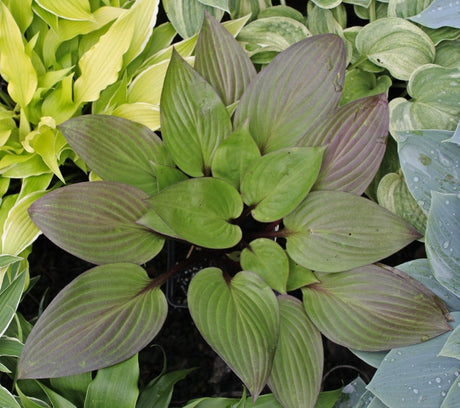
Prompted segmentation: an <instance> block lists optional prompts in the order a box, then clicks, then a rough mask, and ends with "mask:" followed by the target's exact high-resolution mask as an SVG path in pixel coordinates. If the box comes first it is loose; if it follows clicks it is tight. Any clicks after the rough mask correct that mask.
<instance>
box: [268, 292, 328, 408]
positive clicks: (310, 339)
mask: <svg viewBox="0 0 460 408" xmlns="http://www.w3.org/2000/svg"><path fill="white" fill-rule="evenodd" d="M278 302H279V306H280V337H279V340H278V346H277V348H276V352H275V358H274V360H273V369H272V372H271V374H270V377H269V379H268V385H269V387H270V389H271V390H272V391H273V393H274V394H275V397H276V399H277V400H278V401H279V402H280V403H281V404H282V406H283V407H285V408H298V407H314V406H315V403H316V400H317V398H318V394H319V390H320V387H321V376H322V372H323V354H324V353H323V343H322V340H321V334H320V332H319V331H318V329H317V328H316V327H315V326H314V325H313V323H312V322H311V320H310V319H309V318H308V316H307V314H306V313H305V309H304V308H303V306H302V302H301V301H300V300H298V299H295V298H293V297H291V296H279V297H278Z"/></svg>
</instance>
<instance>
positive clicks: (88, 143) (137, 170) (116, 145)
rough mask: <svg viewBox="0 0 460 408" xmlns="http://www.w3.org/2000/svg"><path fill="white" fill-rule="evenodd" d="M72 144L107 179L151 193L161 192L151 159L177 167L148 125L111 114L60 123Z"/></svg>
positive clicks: (85, 116) (61, 129) (92, 168)
mask: <svg viewBox="0 0 460 408" xmlns="http://www.w3.org/2000/svg"><path fill="white" fill-rule="evenodd" d="M59 130H60V131H61V132H62V133H63V134H64V137H65V138H66V140H67V142H68V143H69V145H70V146H71V147H72V149H73V150H75V152H77V154H78V155H79V156H80V157H81V158H82V159H83V161H84V162H85V163H86V164H87V165H88V166H89V167H90V168H91V170H93V171H94V172H96V174H97V175H98V176H99V177H101V178H102V179H103V180H108V181H119V182H121V183H126V184H130V185H132V186H134V187H137V188H140V189H141V190H143V191H145V192H146V193H147V194H154V193H156V192H157V191H158V186H157V177H156V176H155V173H154V171H153V170H152V166H151V164H150V163H151V162H153V163H156V164H160V165H164V166H169V167H175V166H174V162H173V161H172V159H171V157H170V156H169V153H168V151H167V150H166V147H165V145H164V144H163V142H162V141H161V139H160V138H159V137H158V136H157V135H156V134H155V133H154V132H152V131H151V130H150V129H148V128H147V127H145V126H143V125H141V124H139V123H136V122H133V121H130V120H128V119H123V118H119V117H116V116H108V115H83V116H78V117H75V118H72V119H69V120H68V121H66V122H64V123H62V124H61V125H59Z"/></svg>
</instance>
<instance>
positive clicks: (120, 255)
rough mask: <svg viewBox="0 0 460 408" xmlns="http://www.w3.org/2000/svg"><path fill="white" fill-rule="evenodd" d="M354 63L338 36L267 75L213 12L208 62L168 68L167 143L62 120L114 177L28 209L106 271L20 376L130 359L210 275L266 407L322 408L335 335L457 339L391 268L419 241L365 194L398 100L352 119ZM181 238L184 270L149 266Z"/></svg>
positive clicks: (68, 293) (65, 312) (56, 317)
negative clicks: (182, 291) (348, 72)
mask: <svg viewBox="0 0 460 408" xmlns="http://www.w3.org/2000/svg"><path fill="white" fill-rule="evenodd" d="M345 65H346V63H345V47H344V43H343V41H342V40H341V39H340V38H339V37H338V36H336V35H332V34H325V35H318V36H313V37H310V38H307V39H305V40H303V41H300V42H298V43H296V44H294V45H292V46H291V47H289V48H288V49H287V50H285V51H283V52H281V53H280V54H279V55H278V56H277V57H276V58H274V59H273V61H272V62H271V63H270V64H269V65H267V66H266V67H265V68H263V69H262V70H261V71H260V72H259V73H257V72H256V69H255V68H254V66H253V65H252V63H251V61H250V60H249V58H248V57H247V55H246V53H245V52H244V50H243V49H242V48H241V46H240V45H239V44H238V43H237V42H236V41H235V40H234V38H233V37H232V36H231V35H230V34H229V33H228V32H227V31H226V30H225V29H223V27H222V26H221V25H220V24H219V23H218V22H217V21H216V20H215V19H213V18H212V17H211V16H209V15H207V16H206V18H205V21H204V24H203V28H202V30H201V32H200V35H199V37H198V42H197V47H196V55H195V61H194V67H193V68H192V67H191V66H190V65H189V64H188V62H187V61H185V60H184V59H182V58H181V57H180V56H179V55H178V54H177V53H174V54H173V56H172V59H171V62H170V63H169V66H168V70H167V73H166V77H165V82H164V86H163V91H162V96H161V138H160V137H159V136H158V135H156V134H155V133H154V132H152V131H151V130H149V129H148V128H146V127H144V126H143V125H141V124H138V123H135V122H131V121H129V120H127V119H123V118H118V117H114V116H108V115H87V116H80V117H76V118H73V119H70V120H68V121H66V122H64V123H63V124H61V125H60V126H59V129H60V130H61V132H62V133H63V134H64V136H65V138H66V140H67V142H68V143H69V145H70V146H71V147H72V149H74V150H75V152H77V153H78V155H79V156H80V157H81V158H82V159H83V160H84V161H85V162H86V164H87V165H88V166H89V167H90V168H91V169H92V170H93V171H94V172H95V173H96V174H97V175H98V176H99V177H100V178H102V181H96V182H84V183H77V184H73V185H69V186H66V187H63V188H59V189H56V190H55V191H53V192H51V193H49V194H47V195H45V196H44V197H42V198H40V199H39V200H37V201H36V202H35V203H34V204H33V205H32V206H31V208H30V211H29V212H30V216H31V218H32V220H33V221H34V223H35V224H36V225H37V226H38V227H39V228H40V229H41V230H42V231H43V232H44V234H45V235H46V236H47V237H48V238H49V239H50V240H52V241H53V242H55V243H56V244H57V245H59V246H61V247H62V248H64V249H66V250H67V251H69V252H70V253H72V254H74V255H76V256H79V257H81V258H83V259H85V260H86V261H89V262H91V263H94V264H95V265H96V266H95V267H94V268H92V269H90V270H89V271H87V272H86V273H84V274H82V275H81V276H79V277H78V278H77V279H76V280H75V281H73V282H72V283H70V284H69V285H68V286H67V287H66V288H64V289H63V291H62V292H61V293H60V294H59V295H58V296H57V297H56V298H55V299H54V300H53V302H52V303H51V304H50V305H49V306H48V308H47V309H46V310H45V312H44V313H43V314H42V315H41V317H40V319H39V320H38V322H37V323H36V325H35V326H34V328H33V330H32V332H31V333H30V335H29V337H28V338H27V341H26V344H25V346H24V349H23V352H22V356H21V359H20V362H19V367H18V377H19V378H23V379H25V378H49V377H51V378H52V377H61V376H66V375H71V374H78V373H83V372H87V371H91V370H95V369H99V368H102V367H106V366H110V365H113V364H115V363H117V362H120V361H122V360H125V359H127V358H129V357H131V356H132V355H134V354H135V353H136V352H138V351H139V350H141V349H142V348H143V347H145V346H146V345H147V344H149V343H150V342H151V340H152V339H153V338H154V337H155V335H156V334H157V333H158V332H159V330H160V329H161V327H162V325H163V323H164V321H165V318H166V314H167V302H166V299H165V296H164V294H163V292H162V290H161V287H162V285H163V284H164V283H165V282H166V281H167V280H168V279H169V278H171V277H172V276H174V275H176V274H180V273H181V272H185V271H187V270H189V269H192V268H193V267H196V266H200V267H201V268H202V269H201V270H200V271H199V272H198V273H196V274H195V276H194V277H193V278H192V280H191V283H190V286H189V289H188V307H189V310H190V314H191V317H192V319H193V321H194V322H195V324H196V326H197V327H198V329H199V330H200V332H201V334H202V336H203V337H204V339H205V340H206V341H207V342H208V343H209V344H210V345H211V347H212V348H213V349H214V350H215V351H216V352H217V353H218V354H219V355H220V356H221V357H222V358H223V359H224V360H225V361H226V363H227V364H228V365H229V366H230V367H231V368H232V370H233V371H234V372H235V373H236V374H237V375H238V376H239V377H240V379H241V380H242V382H243V383H244V384H245V386H246V387H247V389H248V390H249V392H250V393H251V395H252V398H253V399H254V400H256V399H257V398H258V396H259V394H260V393H261V392H262V389H263V388H264V387H265V385H266V384H268V386H269V387H270V389H271V390H272V391H273V394H274V396H275V397H276V399H277V400H278V401H279V402H280V404H281V405H282V406H283V407H313V406H314V405H315V402H316V400H317V398H318V394H319V390H320V386H321V373H322V365H323V354H322V353H323V352H322V341H321V333H322V334H324V335H325V336H326V337H328V338H329V339H330V340H332V341H334V342H336V343H339V344H341V345H344V346H346V347H350V348H352V349H355V350H364V351H377V350H388V349H391V348H394V347H400V346H406V345H410V344H414V343H419V342H421V341H425V340H428V339H430V338H432V337H435V336H437V335H439V334H441V333H443V332H445V331H448V330H450V326H449V324H448V323H447V320H449V319H450V316H449V315H448V313H447V309H446V308H445V306H444V305H443V304H442V302H440V301H439V300H438V298H437V297H436V296H435V295H434V294H433V293H432V292H430V291H429V290H427V289H426V288H425V287H424V286H422V285H421V284H419V283H417V282H416V281H415V280H414V279H412V278H410V277H409V276H408V275H406V274H404V273H403V272H401V271H398V270H396V269H393V268H391V267H389V266H386V265H384V264H382V263H379V261H380V260H381V259H383V258H386V257H387V256H389V255H391V254H393V253H394V252H396V251H398V250H400V249H401V248H403V247H405V246H406V245H407V244H409V243H410V242H412V241H413V240H415V239H417V238H419V237H420V235H419V234H418V232H417V231H416V230H415V229H414V228H413V227H412V226H410V225H409V224H408V223H407V222H405V221H404V220H402V219H401V218H399V217H398V216H396V215H394V214H392V213H391V212H389V211H388V210H386V209H384V208H382V207H380V206H379V205H377V204H376V203H374V202H372V201H370V200H368V199H366V198H365V197H363V196H362V194H363V192H364V191H365V189H366V188H367V186H368V185H369V183H370V182H371V181H372V179H373V177H374V175H375V173H376V172H377V170H378V167H379V164H380V161H381V160H382V157H383V154H384V151H385V142H386V137H387V132H388V105H387V101H386V96H385V95H384V94H381V95H377V96H370V97H365V98H362V99H358V100H356V101H353V102H350V103H348V104H345V105H343V106H341V107H338V104H339V101H340V98H341V91H342V88H343V80H344V72H345ZM174 241H177V242H178V245H179V246H180V247H181V248H182V247H184V246H185V247H186V248H187V250H186V251H184V254H183V258H179V259H177V260H176V263H175V264H174V265H173V266H172V267H171V268H170V269H169V270H167V271H163V272H161V271H158V267H155V268H149V265H155V260H154V258H155V257H157V256H161V254H162V253H163V251H164V250H165V249H164V248H165V242H168V245H171V243H172V242H174ZM144 264H146V268H147V270H149V271H150V270H155V271H154V272H152V273H150V274H148V273H147V272H146V270H145V269H144V268H143V266H142V265H144ZM160 264H161V263H160Z"/></svg>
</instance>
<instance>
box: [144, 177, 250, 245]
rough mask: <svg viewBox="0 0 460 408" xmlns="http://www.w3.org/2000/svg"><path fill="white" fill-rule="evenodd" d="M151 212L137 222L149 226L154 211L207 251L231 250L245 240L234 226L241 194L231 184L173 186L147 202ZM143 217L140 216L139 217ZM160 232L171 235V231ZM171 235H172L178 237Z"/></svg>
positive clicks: (188, 182) (210, 181)
mask: <svg viewBox="0 0 460 408" xmlns="http://www.w3.org/2000/svg"><path fill="white" fill-rule="evenodd" d="M148 205H150V207H151V209H150V211H149V212H147V214H146V216H145V217H143V218H141V219H140V220H139V221H138V223H139V224H143V225H146V226H147V227H151V228H153V229H156V228H155V226H157V227H158V225H157V224H155V225H149V222H148V220H149V213H150V212H152V211H153V212H154V213H155V214H156V215H157V216H158V217H159V218H160V219H161V220H162V221H163V222H164V224H166V226H167V228H168V229H169V230H172V231H174V232H175V234H177V236H179V237H181V238H183V239H185V240H187V241H189V242H191V243H192V244H195V245H199V246H204V247H206V248H231V247H233V246H234V245H236V244H237V243H238V242H239V241H240V240H241V237H242V232H241V229H240V227H239V226H238V225H234V224H233V223H232V220H233V219H236V218H238V217H239V216H240V214H241V212H242V211H243V202H242V201H241V197H240V195H239V193H238V191H237V190H236V189H235V188H234V187H232V186H231V185H230V184H229V183H227V182H226V181H223V180H219V179H214V178H208V177H204V178H195V179H188V180H185V181H182V182H179V183H176V184H173V185H171V186H169V187H167V188H165V189H164V190H161V191H160V192H159V193H157V194H155V195H154V196H152V197H151V198H149V199H148ZM139 218H140V217H139ZM168 229H166V230H163V229H161V230H158V232H160V233H162V234H166V235H170V232H171V231H168ZM175 234H171V235H173V236H174V235H175Z"/></svg>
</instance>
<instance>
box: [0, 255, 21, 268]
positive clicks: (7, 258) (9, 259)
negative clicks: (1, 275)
mask: <svg viewBox="0 0 460 408" xmlns="http://www.w3.org/2000/svg"><path fill="white" fill-rule="evenodd" d="M22 259H23V258H21V257H19V256H13V255H5V254H1V255H0V268H3V267H5V266H9V265H11V264H14V263H16V262H19V261H22Z"/></svg>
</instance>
